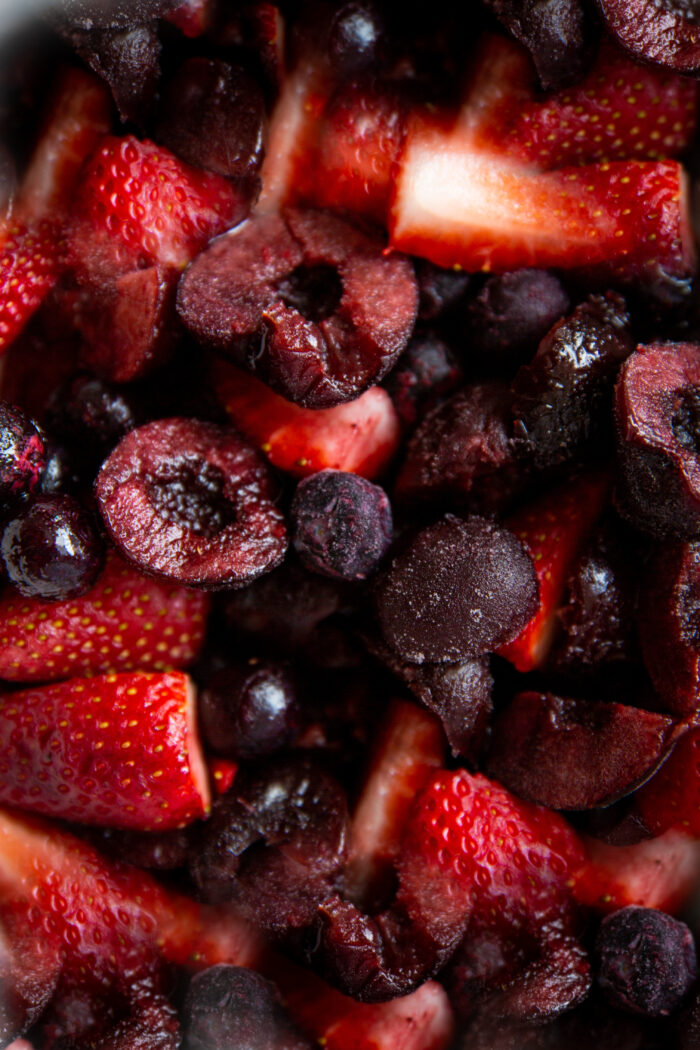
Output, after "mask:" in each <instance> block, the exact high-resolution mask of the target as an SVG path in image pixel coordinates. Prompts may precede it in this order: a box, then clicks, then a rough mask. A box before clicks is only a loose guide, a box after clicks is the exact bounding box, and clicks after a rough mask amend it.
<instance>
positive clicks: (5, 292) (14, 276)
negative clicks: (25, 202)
mask: <svg viewBox="0 0 700 1050" xmlns="http://www.w3.org/2000/svg"><path fill="white" fill-rule="evenodd" d="M59 254H60V236H59V234H58V231H57V230H56V228H55V227H54V226H53V225H51V224H49V223H40V224H39V226H38V227H36V228H35V229H29V228H27V227H26V226H24V225H17V224H14V223H12V222H10V221H6V222H5V223H4V225H2V227H0V354H2V353H4V351H5V350H6V349H7V347H8V346H9V345H10V343H11V342H12V341H13V340H14V339H15V337H16V336H17V335H18V334H19V333H20V332H21V330H22V329H23V328H24V326H25V324H26V323H27V321H28V320H29V318H30V317H31V316H32V314H33V313H34V311H35V310H36V309H37V308H38V307H39V306H40V305H41V303H42V302H43V300H44V298H45V297H46V296H47V295H48V293H49V291H50V290H51V288H52V287H53V285H54V284H55V282H56V280H57V278H58V272H59V261H58V260H59Z"/></svg>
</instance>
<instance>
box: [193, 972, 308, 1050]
mask: <svg viewBox="0 0 700 1050" xmlns="http://www.w3.org/2000/svg"><path fill="white" fill-rule="evenodd" d="M182 1026H183V1037H184V1038H183V1043H182V1047H183V1050H272V1048H273V1047H274V1050H311V1048H310V1043H308V1042H307V1040H306V1039H304V1038H303V1037H302V1036H301V1035H300V1034H298V1033H297V1032H296V1031H295V1030H294V1028H293V1027H292V1023H291V1021H290V1020H289V1018H288V1016H287V1014H286V1013H285V1011H284V1009H283V1008H282V1004H281V1002H280V997H279V995H278V993H277V989H276V988H275V986H274V985H273V984H271V983H270V982H269V981H267V980H265V978H264V977H262V976H261V975H260V974H259V973H255V971H254V970H248V969H243V968H241V967H238V966H227V965H225V964H223V963H222V964H221V965H219V966H211V967H209V969H207V970H202V972H201V973H198V974H195V976H194V977H193V978H192V980H191V981H190V984H189V988H188V989H187V994H186V995H185V1002H184V1004H183V1009H182Z"/></svg>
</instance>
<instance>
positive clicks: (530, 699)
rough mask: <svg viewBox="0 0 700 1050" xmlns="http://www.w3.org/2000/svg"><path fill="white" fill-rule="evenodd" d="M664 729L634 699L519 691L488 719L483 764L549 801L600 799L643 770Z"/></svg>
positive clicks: (574, 803) (652, 764)
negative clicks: (621, 700)
mask: <svg viewBox="0 0 700 1050" xmlns="http://www.w3.org/2000/svg"><path fill="white" fill-rule="evenodd" d="M672 731H673V722H672V720H671V719H670V718H667V717H665V716H664V715H660V714H656V713H655V712H652V711H644V710H642V709H641V708H637V707H627V706H626V705H624V704H613V703H606V702H604V701H594V700H588V699H585V700H574V699H563V698H562V697H559V696H554V695H553V694H552V693H534V692H532V693H519V694H518V695H517V696H516V697H515V698H514V699H513V701H512V702H511V703H510V705H509V706H508V707H507V708H506V709H505V710H504V711H501V713H500V714H499V715H498V717H497V718H496V720H495V722H494V725H493V732H492V737H491V743H490V748H489V755H488V759H487V762H486V768H487V770H488V773H489V776H491V777H493V778H494V780H498V782H499V783H501V784H503V785H504V786H505V787H507V788H508V789H509V790H510V791H512V792H514V794H516V795H518V796H519V797H520V798H526V799H529V800H530V801H531V802H537V803H540V804H541V805H543V806H549V807H550V808H551V809H591V808H593V807H595V806H607V805H609V804H610V803H611V802H614V801H615V800H616V799H617V798H620V797H621V796H623V795H628V794H630V793H631V792H632V791H634V790H635V789H636V788H637V787H639V785H640V784H641V783H643V782H644V781H645V780H647V779H648V778H649V777H650V776H651V774H652V773H653V772H654V771H655V770H656V768H657V767H658V766H659V764H660V763H661V762H662V761H663V759H664V758H665V756H666V755H667V754H668V751H669V750H670V748H671V746H672V744H673V741H674V737H673V732H672Z"/></svg>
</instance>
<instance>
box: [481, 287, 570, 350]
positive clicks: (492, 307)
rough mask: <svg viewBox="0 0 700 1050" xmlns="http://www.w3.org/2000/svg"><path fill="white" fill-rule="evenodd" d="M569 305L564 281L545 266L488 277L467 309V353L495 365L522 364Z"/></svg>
mask: <svg viewBox="0 0 700 1050" xmlns="http://www.w3.org/2000/svg"><path fill="white" fill-rule="evenodd" d="M568 308H569V297H568V295H567V294H566V292H565V291H564V288H563V287H562V284H561V281H560V280H559V279H558V278H557V277H555V276H554V274H552V273H549V272H548V271H547V270H515V271H514V272H512V273H504V274H498V275H495V276H493V277H489V278H488V280H487V281H486V282H485V284H484V286H483V288H482V289H481V291H480V292H479V294H478V295H477V296H476V298H474V299H472V300H471V302H470V303H469V305H468V307H467V310H466V336H467V346H468V352H469V354H472V353H476V354H478V355H479V357H480V358H482V359H483V363H484V365H485V366H486V367H488V366H489V365H491V367H492V368H493V369H494V370H495V369H498V368H500V367H503V366H506V367H509V366H510V367H512V366H514V365H518V364H520V363H521V362H522V361H523V360H524V359H526V358H527V356H529V355H531V354H532V353H533V351H534V350H535V349H536V347H537V344H538V343H539V341H540V339H542V338H543V337H544V336H545V335H546V334H547V332H548V331H549V329H550V328H551V327H552V325H553V324H554V323H555V321H558V320H559V319H560V318H561V317H563V316H564V315H565V313H566V312H567V310H568Z"/></svg>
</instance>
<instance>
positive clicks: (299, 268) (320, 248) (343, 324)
mask: <svg viewBox="0 0 700 1050" xmlns="http://www.w3.org/2000/svg"><path fill="white" fill-rule="evenodd" d="M330 272H332V273H333V279H331V280H330V281H329V273H330ZM319 284H320V286H321V287H322V290H323V297H324V309H323V310H322V311H321V313H322V315H323V316H321V319H320V320H315V319H314V318H317V317H319V313H318V304H317V303H316V301H315V300H316V295H315V294H314V295H313V297H312V298H313V299H314V302H311V299H310V297H309V285H311V287H312V288H317V287H318V285H319ZM329 285H330V290H329ZM338 287H340V288H341V289H342V294H341V295H340V298H339V300H338V296H337V290H338ZM329 303H330V306H331V307H333V312H332V313H331V314H330V315H329V316H326V315H325V314H326V310H327V309H329V306H328V304H329ZM417 306H418V290H417V286H416V280H415V276H414V273H413V267H412V265H411V263H410V262H409V260H408V259H406V258H404V257H403V256H401V255H399V254H397V253H392V254H391V255H388V256H387V255H386V254H385V253H384V250H383V245H382V243H381V242H380V241H379V240H376V239H374V238H370V237H369V236H367V235H365V234H364V233H361V232H360V231H359V230H357V229H355V228H354V227H352V226H350V225H349V224H348V223H346V222H343V221H342V220H341V219H338V218H336V217H335V216H333V215H330V214H329V213H327V212H320V211H310V210H296V209H294V210H289V211H287V212H286V213H285V214H284V216H279V215H275V214H268V215H259V216H256V217H254V218H252V219H249V220H248V221H247V222H245V223H242V224H241V225H239V226H238V227H237V228H236V229H234V230H232V231H231V232H230V233H229V234H227V235H226V236H224V237H219V238H217V239H216V240H214V241H213V242H212V243H211V244H210V245H209V247H208V248H207V249H205V251H203V252H202V253H201V254H200V255H199V256H198V257H197V259H196V260H195V261H194V263H193V264H192V265H191V266H190V267H189V269H188V270H186V272H185V274H184V276H183V278H182V280H181V281H180V286H179V290H178V296H177V308H178V312H179V314H180V317H181V319H182V321H183V322H184V324H185V326H186V327H187V328H188V329H189V331H190V332H191V333H192V334H193V335H194V336H195V338H196V339H197V340H198V341H199V342H200V343H202V344H204V345H205V346H208V347H210V348H211V349H214V350H218V351H220V352H222V353H225V354H227V355H228V356H230V357H232V358H233V360H234V361H236V363H237V364H239V365H240V366H242V367H244V368H247V369H248V370H249V371H251V372H254V373H257V374H258V375H259V376H260V378H262V379H263V380H264V381H265V382H266V383H267V384H268V385H269V386H271V387H272V388H273V389H274V390H275V391H276V392H277V393H278V394H281V395H282V396H283V397H286V398H287V399H288V400H290V401H294V402H296V403H297V404H300V405H303V406H304V407H306V408H329V407H331V406H332V405H336V404H339V403H341V402H344V401H349V400H351V399H352V398H354V397H357V395H358V394H360V393H361V392H362V391H363V390H364V389H365V388H366V387H368V386H369V385H370V384H372V383H376V382H378V381H379V380H380V379H382V378H383V376H384V375H386V373H387V372H388V371H389V370H390V368H391V367H392V366H393V365H394V363H395V361H396V360H397V358H398V356H399V354H400V353H401V351H402V350H403V349H404V347H405V346H406V344H407V343H408V340H409V338H410V336H411V332H412V331H413V322H414V320H415V316H416V310H417ZM300 307H301V309H300ZM303 309H308V310H309V312H310V313H311V316H310V317H309V316H306V315H305V314H304V312H303Z"/></svg>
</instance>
